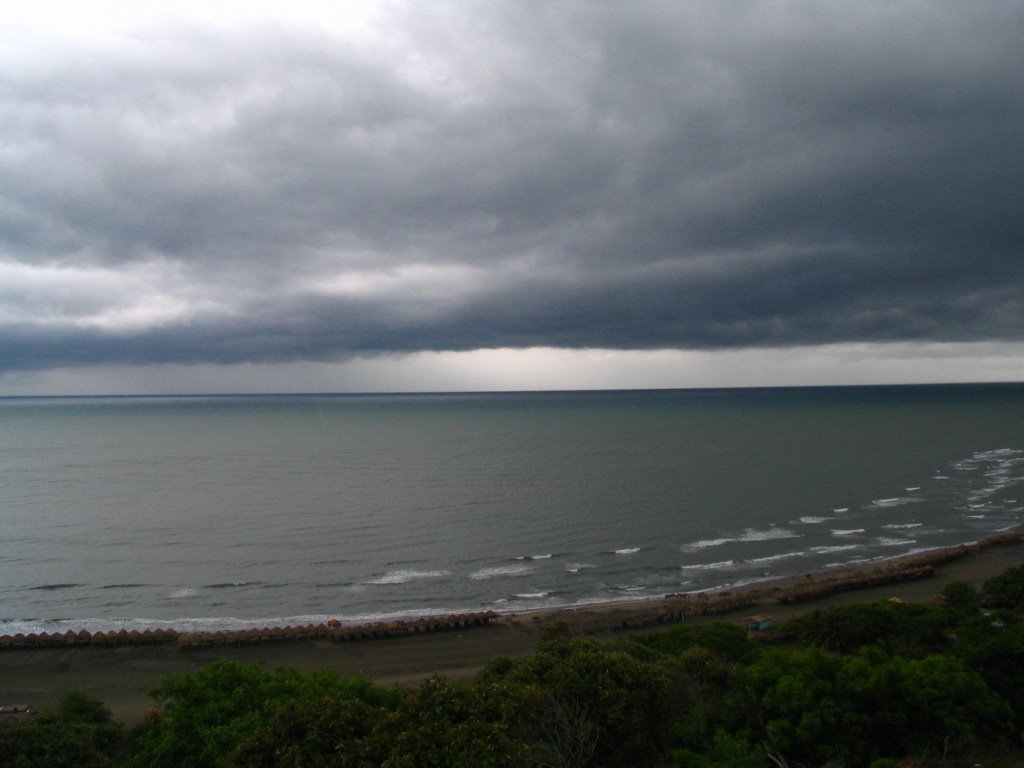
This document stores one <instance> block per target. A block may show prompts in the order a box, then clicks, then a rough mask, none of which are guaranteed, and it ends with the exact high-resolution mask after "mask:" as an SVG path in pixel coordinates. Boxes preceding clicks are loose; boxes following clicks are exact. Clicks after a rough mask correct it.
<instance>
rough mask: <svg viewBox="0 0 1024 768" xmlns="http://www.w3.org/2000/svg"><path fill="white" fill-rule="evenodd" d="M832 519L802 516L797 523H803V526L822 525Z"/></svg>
mask: <svg viewBox="0 0 1024 768" xmlns="http://www.w3.org/2000/svg"><path fill="white" fill-rule="evenodd" d="M831 519H832V518H830V517H814V516H812V515H804V516H803V517H801V518H800V519H799V520H798V521H797V522H799V523H803V524H804V525H817V524H818V523H824V522H827V521H829V520H831Z"/></svg>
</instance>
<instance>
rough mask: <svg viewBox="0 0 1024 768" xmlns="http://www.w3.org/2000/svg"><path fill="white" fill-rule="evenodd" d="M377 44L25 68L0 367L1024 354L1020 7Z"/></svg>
mask: <svg viewBox="0 0 1024 768" xmlns="http://www.w3.org/2000/svg"><path fill="white" fill-rule="evenodd" d="M379 30H380V31H381V34H380V35H379V36H377V37H375V38H365V39H350V38H345V37H343V36H339V35H335V34H333V33H331V32H329V31H326V30H323V31H318V30H315V29H311V28H309V27H303V26H299V25H288V24H285V23H278V24H275V25H271V24H268V23H263V24H248V23H245V22H243V21H239V22H238V24H237V25H235V26H233V27H231V31H230V32H228V31H225V29H224V28H214V27H198V26H195V25H192V26H188V25H187V24H184V23H183V24H181V25H179V26H172V27H164V28H161V29H156V28H145V29H139V30H137V31H135V32H134V33H133V34H132V35H130V36H126V37H124V38H123V39H120V40H119V42H118V44H116V45H115V44H91V43H90V41H88V40H83V41H80V42H79V44H77V45H69V46H65V47H63V48H56V47H54V46H49V47H44V48H43V49H42V50H45V51H49V53H31V52H30V51H32V49H31V47H23V48H22V49H19V50H21V51H22V53H21V54H19V55H17V56H15V55H13V54H11V55H9V56H8V58H7V60H6V63H5V66H4V67H2V68H0V72H2V74H0V156H2V162H0V370H4V369H7V370H10V369H17V368H34V367H49V366H55V365H78V364H95V363H103V362H106V361H117V362H134V363H145V362H175V361H182V362H203V361H206V362H242V361H282V360H293V359H301V358H308V359H333V358H341V357H344V356H346V355H348V354H357V353H373V352H391V351H396V352H402V351H415V350H421V349H433V350H438V349H452V350H460V349H474V348H478V347H493V346H535V345H551V346H561V347H583V346H588V347H613V348H627V349H629V348H654V347H676V348H716V347H745V346H764V345H772V346H788V345H805V344H817V343H830V342H840V341H890V340H893V341H895V340H904V341H905V340H927V341H971V340H985V339H1002V340H1019V339H1021V337H1022V335H1024V323H1022V322H1021V320H1022V318H1024V312H1022V309H1024V307H1022V302H1024V300H1022V298H1021V297H1022V296H1024V259H1022V258H1021V257H1022V255H1024V254H1022V249H1021V245H1022V237H1021V228H1020V221H1021V216H1022V213H1024V205H1022V202H1024V200H1022V196H1024V195H1022V191H1021V190H1022V189H1024V178H1022V177H1024V165H1022V164H1021V163H1020V161H1019V151H1020V147H1021V146H1024V65H1022V64H1021V63H1020V52H1019V41H1020V39H1021V37H1022V33H1024V6H1022V5H1021V4H1019V3H997V2H992V3H984V4H968V3H929V4H918V3H891V2H877V3H859V4H852V5H850V4H824V3H807V4H801V3H772V2H763V3H745V4H736V5H732V4H718V3H667V4H656V3H655V4H644V5H642V6H638V5H636V4H632V3H630V4H626V3H601V4H596V3H578V4H577V3H557V2H556V3H546V4H533V3H513V2H508V3H499V4H489V5H486V6H483V5H475V4H465V5H463V4H453V5H444V6H438V8H437V9H432V10H430V11H411V10H409V9H404V10H400V11H396V12H394V13H393V14H392V15H389V16H386V17H385V18H384V19H383V21H382V25H381V27H380V28H379ZM108 42H109V41H108ZM26 51H29V52H26Z"/></svg>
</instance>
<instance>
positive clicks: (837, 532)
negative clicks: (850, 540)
mask: <svg viewBox="0 0 1024 768" xmlns="http://www.w3.org/2000/svg"><path fill="white" fill-rule="evenodd" d="M855 533H864V529H863V528H845V529H844V528H833V529H832V535H833V536H853V535H854V534H855Z"/></svg>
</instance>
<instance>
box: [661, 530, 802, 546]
mask: <svg viewBox="0 0 1024 768" xmlns="http://www.w3.org/2000/svg"><path fill="white" fill-rule="evenodd" d="M798 538H800V534H799V533H794V532H793V531H791V530H789V529H788V528H782V527H781V526H777V525H773V526H772V527H770V528H747V529H746V530H745V531H743V533H741V534H739V535H738V536H728V537H723V538H720V539H702V540H700V541H694V542H691V543H690V544H684V545H682V546H681V547H680V550H681V551H683V552H696V551H698V550H701V549H708V548H710V547H719V546H721V545H722V544H732V543H745V544H748V543H751V542H758V541H777V540H778V539H798Z"/></svg>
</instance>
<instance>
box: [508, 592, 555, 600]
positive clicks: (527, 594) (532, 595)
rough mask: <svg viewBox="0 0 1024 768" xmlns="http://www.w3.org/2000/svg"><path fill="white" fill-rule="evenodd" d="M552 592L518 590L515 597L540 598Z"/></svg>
mask: <svg viewBox="0 0 1024 768" xmlns="http://www.w3.org/2000/svg"><path fill="white" fill-rule="evenodd" d="M550 594H551V593H550V592H516V593H515V594H514V595H513V597H518V598H520V599H522V600H540V599H541V598H544V597H547V596H548V595H550Z"/></svg>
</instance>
